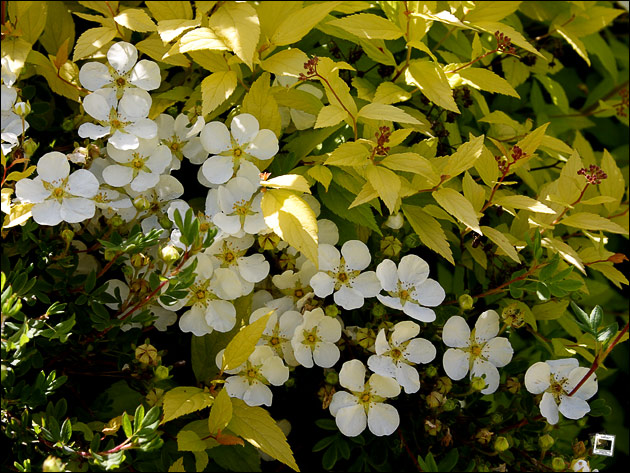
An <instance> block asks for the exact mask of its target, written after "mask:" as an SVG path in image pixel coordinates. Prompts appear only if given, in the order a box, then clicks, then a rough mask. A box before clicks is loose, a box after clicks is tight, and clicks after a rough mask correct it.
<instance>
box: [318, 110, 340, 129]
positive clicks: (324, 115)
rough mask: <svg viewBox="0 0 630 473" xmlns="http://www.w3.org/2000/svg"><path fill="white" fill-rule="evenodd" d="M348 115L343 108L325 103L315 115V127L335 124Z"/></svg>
mask: <svg viewBox="0 0 630 473" xmlns="http://www.w3.org/2000/svg"><path fill="white" fill-rule="evenodd" d="M347 116H348V112H346V111H345V110H344V109H343V108H341V107H338V106H337V105H326V106H324V107H322V109H321V110H320V111H319V114H318V115H317V121H316V122H315V128H325V127H327V126H335V125H337V124H338V123H341V122H342V121H343V120H345V119H346V117H347Z"/></svg>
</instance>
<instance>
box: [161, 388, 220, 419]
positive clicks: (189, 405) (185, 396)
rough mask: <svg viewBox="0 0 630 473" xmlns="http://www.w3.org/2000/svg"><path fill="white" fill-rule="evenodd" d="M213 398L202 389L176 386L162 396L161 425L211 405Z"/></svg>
mask: <svg viewBox="0 0 630 473" xmlns="http://www.w3.org/2000/svg"><path fill="white" fill-rule="evenodd" d="M213 400H214V398H213V397H212V395H211V394H210V393H209V392H207V391H204V390H203V389H199V388H195V387H193V386H178V387H176V388H173V389H171V390H170V391H167V392H166V394H164V399H163V404H162V407H163V410H164V416H163V417H162V424H164V423H166V422H168V421H170V420H173V419H177V418H178V417H181V416H183V415H186V414H190V413H191V412H196V411H199V410H201V409H205V408H206V407H209V406H211V405H212V401H213Z"/></svg>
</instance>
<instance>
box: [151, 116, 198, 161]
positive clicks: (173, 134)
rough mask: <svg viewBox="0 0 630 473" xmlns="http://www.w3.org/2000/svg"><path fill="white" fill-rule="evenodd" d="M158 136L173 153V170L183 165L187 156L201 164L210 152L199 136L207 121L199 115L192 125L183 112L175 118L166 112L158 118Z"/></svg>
mask: <svg viewBox="0 0 630 473" xmlns="http://www.w3.org/2000/svg"><path fill="white" fill-rule="evenodd" d="M156 123H157V126H158V137H159V138H160V141H161V142H162V144H164V145H166V146H167V147H168V148H169V149H170V150H171V153H172V154H173V160H172V162H171V166H170V167H171V170H177V169H179V168H180V167H181V161H182V159H183V157H184V156H185V157H186V158H188V159H189V160H190V162H191V163H193V164H201V163H203V162H204V161H205V160H206V158H207V157H208V152H207V151H206V150H205V149H203V147H202V146H201V140H200V138H199V137H198V136H197V135H198V134H199V132H201V130H202V129H203V125H204V124H205V122H204V121H203V117H197V120H196V121H195V123H193V124H192V125H190V126H188V125H189V124H190V121H189V120H188V117H187V116H186V115H184V114H183V113H180V114H179V115H177V118H173V117H171V116H170V115H167V114H165V113H162V114H160V116H159V117H157V119H156Z"/></svg>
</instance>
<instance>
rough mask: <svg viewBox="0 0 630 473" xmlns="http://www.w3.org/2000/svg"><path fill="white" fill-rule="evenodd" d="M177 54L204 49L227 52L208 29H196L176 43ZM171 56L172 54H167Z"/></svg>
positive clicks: (221, 41) (220, 41) (224, 46)
mask: <svg viewBox="0 0 630 473" xmlns="http://www.w3.org/2000/svg"><path fill="white" fill-rule="evenodd" d="M176 46H177V52H180V53H187V52H188V51H198V50H204V49H211V50H218V51H221V50H227V49H228V47H227V46H226V44H225V43H224V42H223V40H221V39H220V38H219V37H218V36H217V35H216V34H215V33H214V32H213V31H212V30H211V29H210V28H197V29H194V30H192V31H189V32H188V33H186V34H185V35H184V36H182V37H181V38H180V39H179V41H178V42H177V43H176ZM169 54H172V53H169Z"/></svg>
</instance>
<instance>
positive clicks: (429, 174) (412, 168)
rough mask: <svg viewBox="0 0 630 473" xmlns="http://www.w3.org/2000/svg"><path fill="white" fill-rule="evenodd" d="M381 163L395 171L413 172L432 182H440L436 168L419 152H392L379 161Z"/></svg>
mask: <svg viewBox="0 0 630 473" xmlns="http://www.w3.org/2000/svg"><path fill="white" fill-rule="evenodd" d="M379 164H380V165H382V166H385V167H387V168H389V169H392V170H394V171H403V172H412V173H414V174H419V175H421V176H423V177H425V178H426V179H427V181H428V182H429V183H430V184H437V183H438V182H440V177H439V176H438V175H437V172H436V171H435V168H434V167H433V165H432V164H431V161H429V160H428V159H427V158H424V157H422V156H420V155H419V154H417V153H395V154H390V155H388V156H386V157H385V158H383V159H382V160H381V161H379Z"/></svg>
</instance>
